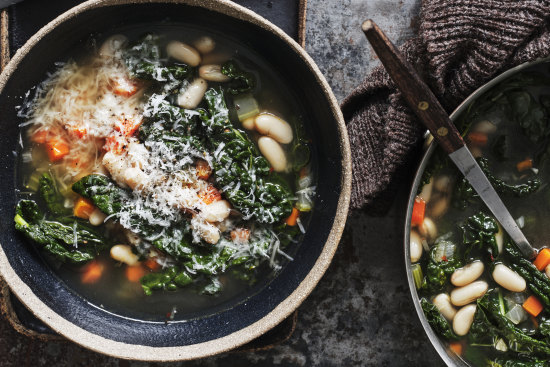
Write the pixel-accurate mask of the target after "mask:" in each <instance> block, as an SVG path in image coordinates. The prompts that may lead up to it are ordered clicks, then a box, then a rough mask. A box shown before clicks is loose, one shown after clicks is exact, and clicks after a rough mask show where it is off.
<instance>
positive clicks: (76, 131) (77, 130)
mask: <svg viewBox="0 0 550 367" xmlns="http://www.w3.org/2000/svg"><path fill="white" fill-rule="evenodd" d="M68 130H69V134H71V135H72V136H74V137H77V138H79V139H82V138H84V137H86V135H87V134H88V130H87V129H86V128H85V127H84V126H70V127H69V128H68Z"/></svg>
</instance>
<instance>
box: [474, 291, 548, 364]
mask: <svg viewBox="0 0 550 367" xmlns="http://www.w3.org/2000/svg"><path fill="white" fill-rule="evenodd" d="M499 292H500V291H499V290H498V289H494V290H491V291H489V292H487V293H486V294H485V295H484V296H483V297H482V298H480V299H478V301H477V306H478V309H479V311H477V310H476V312H484V313H485V316H486V319H487V320H488V321H489V322H490V324H491V325H492V329H491V330H493V331H495V332H497V333H498V334H499V335H500V336H501V337H502V338H503V339H504V340H505V341H506V344H507V345H514V351H516V352H519V353H526V354H532V355H533V356H540V357H546V358H547V357H550V345H548V344H547V343H545V342H544V341H541V340H538V339H535V338H533V337H531V336H529V335H527V334H525V333H524V332H523V331H521V330H520V329H519V328H517V327H516V326H515V325H514V324H513V323H512V321H510V320H509V319H508V318H507V317H506V316H504V314H503V313H502V312H501V301H500V299H499V298H500V297H501V296H500V293H499Z"/></svg>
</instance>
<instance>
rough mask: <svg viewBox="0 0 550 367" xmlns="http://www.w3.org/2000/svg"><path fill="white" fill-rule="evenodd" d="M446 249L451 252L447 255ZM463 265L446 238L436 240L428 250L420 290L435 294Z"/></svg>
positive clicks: (452, 245) (454, 247) (453, 246)
mask: <svg viewBox="0 0 550 367" xmlns="http://www.w3.org/2000/svg"><path fill="white" fill-rule="evenodd" d="M448 248H452V249H453V252H452V254H449V255H443V256H440V254H442V253H443V254H445V253H448V252H449V251H448ZM462 265H463V261H462V259H461V258H460V256H459V255H458V254H457V253H456V246H455V245H454V244H453V243H452V242H451V241H449V240H448V239H446V238H438V239H437V240H436V242H435V244H434V246H433V247H432V249H431V250H430V258H429V260H428V265H427V266H426V276H425V277H424V281H423V283H422V289H423V290H425V291H428V292H429V293H435V292H437V291H440V290H441V289H443V288H444V287H445V285H446V284H447V281H448V279H449V277H450V276H451V274H453V272H454V271H455V270H456V269H458V268H460V267H461V266H462Z"/></svg>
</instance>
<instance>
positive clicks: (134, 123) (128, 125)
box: [115, 118, 141, 136]
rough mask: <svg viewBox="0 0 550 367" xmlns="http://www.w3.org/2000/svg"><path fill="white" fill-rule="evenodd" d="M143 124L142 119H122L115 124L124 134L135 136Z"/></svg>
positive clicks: (117, 129)
mask: <svg viewBox="0 0 550 367" xmlns="http://www.w3.org/2000/svg"><path fill="white" fill-rule="evenodd" d="M140 125H141V119H127V118H125V119H120V120H119V122H117V123H116V124H115V130H116V131H118V132H120V133H121V134H122V135H123V136H133V135H135V133H136V132H137V131H138V129H139V126H140Z"/></svg>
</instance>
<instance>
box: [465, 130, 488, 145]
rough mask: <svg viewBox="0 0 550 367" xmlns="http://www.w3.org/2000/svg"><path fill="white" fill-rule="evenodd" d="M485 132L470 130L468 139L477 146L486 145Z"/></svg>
mask: <svg viewBox="0 0 550 367" xmlns="http://www.w3.org/2000/svg"><path fill="white" fill-rule="evenodd" d="M487 140H488V138H487V134H484V133H480V132H477V131H472V132H471V133H469V134H468V141H470V143H472V144H473V145H477V146H478V147H483V146H485V145H487Z"/></svg>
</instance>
